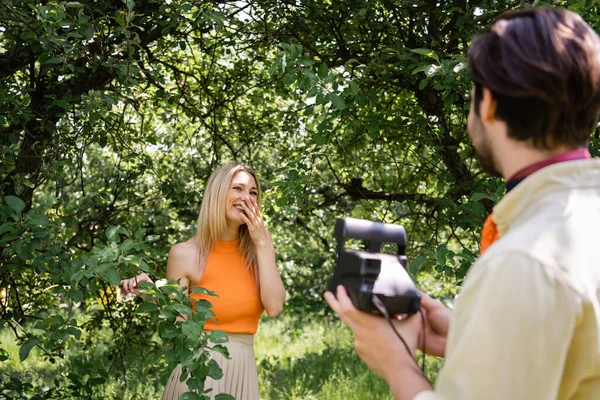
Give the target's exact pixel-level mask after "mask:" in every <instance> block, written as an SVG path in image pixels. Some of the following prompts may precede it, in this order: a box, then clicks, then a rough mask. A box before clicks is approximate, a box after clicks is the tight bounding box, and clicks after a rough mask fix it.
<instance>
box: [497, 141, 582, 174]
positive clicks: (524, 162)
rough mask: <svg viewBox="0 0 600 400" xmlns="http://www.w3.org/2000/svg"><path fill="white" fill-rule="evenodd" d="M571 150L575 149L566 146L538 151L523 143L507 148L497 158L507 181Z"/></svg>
mask: <svg viewBox="0 0 600 400" xmlns="http://www.w3.org/2000/svg"><path fill="white" fill-rule="evenodd" d="M572 150H575V148H572V147H567V146H559V147H555V148H553V149H550V150H539V149H535V148H533V147H531V146H529V145H526V144H524V143H517V144H515V145H514V146H511V147H507V148H506V149H505V151H504V154H502V155H501V156H500V157H499V159H500V160H502V163H501V168H502V177H503V178H504V180H505V181H508V180H509V179H511V178H512V177H513V176H515V174H516V173H517V172H519V171H521V170H522V169H523V168H526V167H528V166H530V165H532V164H535V163H538V162H540V161H544V160H547V159H549V158H552V157H555V156H557V155H559V154H562V153H567V152H569V151H572Z"/></svg>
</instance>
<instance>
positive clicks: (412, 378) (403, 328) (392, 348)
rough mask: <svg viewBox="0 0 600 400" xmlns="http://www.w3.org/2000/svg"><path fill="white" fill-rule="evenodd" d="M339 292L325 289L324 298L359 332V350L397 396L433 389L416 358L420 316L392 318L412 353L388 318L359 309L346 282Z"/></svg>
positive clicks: (401, 398) (400, 399)
mask: <svg viewBox="0 0 600 400" xmlns="http://www.w3.org/2000/svg"><path fill="white" fill-rule="evenodd" d="M336 294H337V298H336V296H334V295H333V293H331V292H326V293H325V295H324V297H325V300H327V303H329V306H331V308H332V309H333V311H335V312H336V313H337V314H338V315H339V316H340V318H341V319H342V321H344V323H345V324H346V325H348V327H350V329H352V331H353V332H354V334H355V336H356V338H355V340H354V347H355V349H356V352H357V353H358V355H359V356H360V358H361V359H362V360H363V361H364V362H365V363H366V364H367V365H368V366H369V368H371V369H372V370H373V371H374V372H375V373H376V374H378V375H379V376H381V377H382V378H383V379H385V380H386V381H387V383H388V384H389V385H390V389H391V390H392V393H393V394H394V399H396V400H405V399H406V400H408V399H413V398H414V397H415V396H416V395H418V394H419V393H421V392H423V391H428V390H431V385H430V384H429V382H428V381H427V379H425V377H424V376H423V374H422V373H421V370H420V369H419V367H418V366H417V364H416V362H415V359H414V358H413V357H414V354H415V349H416V347H417V341H418V340H419V338H420V333H421V318H419V316H418V315H417V316H414V315H413V316H411V317H409V318H405V319H403V320H398V319H394V320H392V323H393V324H394V326H395V327H396V330H397V331H398V333H399V334H400V335H401V336H402V338H403V339H404V341H405V342H406V344H407V346H408V348H409V350H410V353H409V352H408V351H406V348H405V347H404V345H403V344H402V342H401V341H400V339H398V337H397V336H396V334H395V333H394V331H393V330H392V327H391V326H390V325H389V323H388V322H387V321H386V320H385V318H383V317H381V316H375V315H370V314H367V313H364V312H362V311H359V310H357V309H356V307H354V305H353V304H352V301H351V300H350V297H348V294H347V292H346V289H345V288H344V287H343V286H338V287H337V291H336Z"/></svg>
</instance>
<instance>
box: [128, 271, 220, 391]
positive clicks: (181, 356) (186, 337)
mask: <svg viewBox="0 0 600 400" xmlns="http://www.w3.org/2000/svg"><path fill="white" fill-rule="evenodd" d="M140 286H141V289H140V293H141V294H142V295H143V296H144V300H145V301H144V302H143V303H142V304H140V306H139V307H138V308H137V309H136V312H137V313H147V314H149V315H150V320H151V322H152V323H154V324H157V326H158V334H159V336H160V337H161V338H163V339H166V340H168V342H169V344H170V345H171V346H172V347H173V348H172V350H166V351H165V354H166V361H167V363H168V365H169V367H170V368H171V369H173V368H175V367H176V366H177V365H179V364H181V368H182V374H181V381H182V382H183V380H185V381H186V384H187V386H188V389H189V392H188V393H184V394H183V395H182V396H181V397H182V399H185V400H203V399H206V400H208V399H210V396H209V395H207V394H206V393H208V391H210V390H212V389H208V391H205V390H204V382H205V379H206V378H207V377H210V378H213V379H221V378H222V377H223V370H222V369H221V367H220V366H219V365H218V364H217V362H216V361H215V360H213V359H211V357H210V353H209V351H214V352H218V353H221V354H222V355H223V356H224V357H225V358H229V352H228V350H227V347H225V346H224V343H227V342H228V340H229V339H228V337H227V334H226V333H225V332H223V331H219V330H215V331H212V332H205V331H204V326H205V325H206V321H207V320H210V319H213V318H214V313H213V312H212V310H211V309H210V307H211V306H212V305H211V304H210V302H208V301H207V300H200V301H196V302H193V303H192V299H191V298H190V297H188V296H187V295H186V293H185V290H184V289H181V288H180V287H179V282H177V281H174V280H169V281H159V282H158V283H157V284H156V285H153V284H150V283H148V282H143V283H142V284H141V285H140ZM192 293H202V294H207V295H209V296H215V293H213V292H210V291H208V290H206V289H204V288H201V287H197V288H194V289H193V290H192ZM190 304H193V307H192V306H190ZM210 343H212V344H213V345H212V346H211V345H210ZM229 398H231V396H229V395H226V394H223V393H220V394H217V396H216V397H215V399H216V400H227V399H229Z"/></svg>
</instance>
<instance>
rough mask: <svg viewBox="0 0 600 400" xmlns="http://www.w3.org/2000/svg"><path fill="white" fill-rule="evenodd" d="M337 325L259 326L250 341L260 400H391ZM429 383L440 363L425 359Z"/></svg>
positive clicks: (282, 322) (287, 322)
mask: <svg viewBox="0 0 600 400" xmlns="http://www.w3.org/2000/svg"><path fill="white" fill-rule="evenodd" d="M353 340H354V338H353V335H352V332H351V331H350V330H349V329H348V328H347V327H345V326H344V325H343V324H342V323H341V322H339V320H334V321H327V320H323V319H317V318H313V319H311V320H308V321H307V320H303V319H301V318H299V317H287V316H284V317H280V318H277V319H274V320H264V321H262V322H261V324H260V328H259V331H258V333H257V336H256V341H255V352H256V358H257V362H258V375H259V383H260V395H261V399H274V400H275V399H307V400H312V399H318V400H347V399H392V396H391V393H390V391H389V388H388V386H387V384H386V383H385V382H384V381H383V380H382V379H381V378H379V377H378V376H377V375H375V374H374V373H373V372H371V371H370V370H369V368H368V367H367V366H366V365H365V364H364V363H362V361H361V360H360V359H359V357H358V356H357V355H356V353H355V352H354V348H353V346H352V343H353ZM427 363H428V366H427V372H428V374H427V375H428V377H429V378H430V379H434V378H435V375H436V374H437V371H438V370H439V368H440V366H441V362H440V361H439V360H437V359H434V358H429V357H428V359H427Z"/></svg>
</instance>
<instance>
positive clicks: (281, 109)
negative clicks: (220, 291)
mask: <svg viewBox="0 0 600 400" xmlns="http://www.w3.org/2000/svg"><path fill="white" fill-rule="evenodd" d="M531 5H553V6H562V7H566V8H569V9H571V10H573V11H575V12H578V13H580V14H581V15H582V16H583V17H584V18H585V19H586V20H587V21H588V22H589V23H590V24H591V25H592V26H593V27H594V28H596V29H597V28H598V26H599V23H600V18H599V16H598V1H589V0H588V1H546V2H543V1H536V2H534V3H533V4H532V3H530V2H526V1H475V0H474V1H469V0H456V1H423V0H421V1H416V0H415V1H413V0H410V1H409V0H373V1H363V0H340V1H322V0H319V1H310V0H299V1H294V2H290V1H270V0H258V1H253V2H231V1H225V0H214V1H210V2H204V1H202V2H201V1H185V0H171V1H161V0H140V1H135V2H134V1H132V0H129V1H125V0H98V1H86V2H83V1H82V2H65V1H29V0H2V1H1V2H0V21H1V22H0V77H1V79H0V290H1V292H0V293H1V297H0V306H1V307H0V321H1V325H0V328H1V335H2V336H1V337H2V344H1V345H0V362H1V363H3V367H2V368H1V371H2V372H0V379H1V380H0V382H2V386H3V389H0V390H2V391H0V396H4V397H6V398H21V397H23V398H124V397H127V398H152V397H157V396H158V395H159V393H160V391H161V388H162V385H163V384H164V382H165V380H166V376H167V375H168V373H169V371H170V368H171V366H170V365H169V362H175V361H174V360H172V359H171V360H168V353H169V352H168V351H167V349H168V346H169V343H170V342H171V343H173V342H175V341H177V340H188V339H189V338H190V337H193V336H194V334H196V333H197V330H191V331H190V330H187V329H186V330H185V332H183V330H182V329H181V330H179V331H177V332H175V333H173V331H168V330H167V328H162V330H161V329H157V325H156V324H157V323H158V324H159V325H158V326H161V325H160V324H161V323H162V324H163V325H162V326H166V325H165V324H169V323H173V321H174V320H173V321H171V322H168V318H175V315H179V314H181V313H184V314H185V313H186V312H187V311H185V310H183V309H182V308H181V307H179V308H178V307H176V303H177V302H178V303H177V304H179V305H180V306H182V307H183V306H185V305H186V302H185V299H183V298H179V299H178V300H175V299H174V298H175V297H177V296H176V295H174V293H175V292H173V293H171V297H169V296H168V293H164V292H160V293H155V295H156V296H159V297H160V296H163V297H162V298H163V299H164V304H162V305H161V306H165V307H167V309H168V310H171V311H165V312H164V313H162V314H161V313H158V314H157V313H154V315H152V312H150V311H152V310H150V309H148V308H146V309H145V311H147V312H146V313H140V312H136V310H138V307H139V306H140V305H139V304H144V303H141V300H136V301H130V302H118V301H117V297H118V296H117V294H116V290H115V285H116V284H117V283H118V282H119V280H120V279H122V278H124V277H130V276H133V275H134V274H137V273H138V272H140V271H146V272H148V273H150V274H151V275H152V276H153V277H155V278H160V277H163V276H164V272H165V265H166V256H167V254H168V249H169V248H170V246H172V245H173V244H174V243H176V242H178V241H182V240H186V239H187V238H189V237H191V236H192V235H193V234H194V225H195V219H196V217H197V214H198V210H199V204H200V202H201V200H202V193H203V189H204V184H205V182H206V179H207V177H208V176H209V175H210V173H211V171H212V170H214V168H215V167H216V166H218V165H219V164H221V163H223V162H226V161H231V160H236V161H239V162H242V163H247V164H249V165H250V166H252V167H253V168H254V169H256V170H257V171H258V173H259V176H260V178H261V180H262V187H263V190H264V193H265V195H264V204H263V212H264V214H265V215H266V218H267V223H268V226H269V229H270V230H271V232H272V235H273V238H274V241H275V247H276V250H277V260H278V265H279V267H280V270H281V273H282V276H283V279H284V283H285V285H286V289H287V291H288V301H287V303H286V307H285V313H286V314H287V316H286V317H284V318H282V319H281V320H275V321H264V323H262V324H261V326H262V328H261V330H262V331H261V332H259V335H258V337H257V348H258V349H262V350H259V351H258V352H257V357H258V359H259V364H260V371H261V390H262V391H263V392H262V396H263V397H264V398H310V396H313V398H349V395H343V393H357V394H360V393H363V392H361V390H363V389H360V388H367V389H364V390H369V389H368V388H369V387H377V388H380V389H378V390H380V391H379V392H377V393H379V394H378V395H377V396H380V397H381V398H384V397H385V396H389V393H388V392H386V390H387V389H386V388H385V385H383V383H382V382H381V381H377V380H376V378H375V377H373V376H372V375H370V374H369V373H368V371H367V369H366V368H365V367H364V366H362V365H361V364H360V362H359V361H358V359H357V358H356V356H355V355H354V354H353V353H352V350H351V338H350V337H349V336H348V334H347V331H346V330H344V329H343V328H342V327H340V326H339V323H337V322H336V320H335V318H333V317H332V316H331V313H330V311H329V310H328V309H327V307H326V305H325V304H324V303H323V301H322V299H321V295H322V293H323V291H324V288H325V284H326V280H327V278H328V277H329V276H330V275H331V272H332V268H333V265H334V261H335V245H334V238H333V226H334V223H335V218H337V217H340V216H352V217H357V218H365V219H371V220H378V221H384V222H388V223H399V224H402V225H404V226H405V227H406V229H407V231H408V234H409V240H410V243H409V246H408V249H407V252H408V256H409V259H410V260H411V261H410V264H409V269H410V272H411V273H412V274H413V276H414V278H415V280H416V281H417V283H418V284H419V286H420V287H421V288H422V289H423V290H426V291H428V292H429V293H432V294H434V295H435V296H436V297H438V298H440V299H442V300H444V301H447V302H448V304H449V305H451V299H452V298H453V296H454V295H455V294H456V292H457V290H458V287H459V286H460V283H461V282H462V279H463V278H464V276H465V274H466V272H467V271H468V268H469V266H470V265H471V263H472V262H473V260H474V258H475V257H476V255H477V253H478V236H479V231H480V227H481V225H482V221H483V219H484V218H485V216H486V215H487V214H488V213H489V212H490V211H491V208H492V207H493V205H494V204H495V203H496V202H497V201H498V199H499V198H500V197H501V196H502V195H503V187H502V184H501V182H500V181H499V180H497V179H494V178H490V177H487V176H486V175H484V174H482V172H481V170H480V168H479V165H478V163H477V161H476V159H475V157H474V152H473V148H472V147H471V144H470V142H469V139H468V135H467V133H466V115H467V112H468V108H469V100H470V99H469V90H470V83H469V77H468V73H467V70H466V68H465V63H466V50H467V48H468V46H469V43H470V40H471V39H472V37H473V35H475V34H477V33H478V32H480V31H481V30H482V28H483V27H484V26H485V25H487V24H488V23H489V22H490V21H492V20H493V19H494V18H495V17H496V16H497V15H499V14H500V13H502V12H505V11H506V10H510V9H516V8H520V7H527V6H531ZM598 137H599V136H598V131H596V132H595V133H594V134H593V136H592V140H591V142H590V149H591V151H592V153H593V154H594V155H595V156H598V155H599V154H600V140H599V139H598ZM165 287H169V286H168V285H167V286H165ZM173 302H174V303H173ZM145 307H147V306H145ZM188 308H189V307H188ZM207 310H208V308H207ZM141 311H144V309H142V310H141ZM282 324H283V325H282ZM322 327H328V328H327V329H328V332H333V333H335V335H336V337H338V338H339V339H335V338H334V337H333V336H331V335H328V336H327V338H328V339H327V340H329V341H328V342H327V344H326V345H325V344H323V343H324V342H323V338H320V339H319V335H320V334H318V332H320V329H322ZM200 328H201V327H200ZM200 330H201V329H200ZM167 331H168V332H167ZM294 332H296V333H298V334H295V333H294ZM315 332H317V333H315ZM168 335H174V336H172V337H169V336H168ZM261 335H262V336H261ZM273 335H281V336H280V337H282V338H285V340H289V341H290V343H294V346H299V348H301V349H303V350H298V351H299V353H298V354H294V353H293V349H294V346H292V345H290V346H287V347H286V348H281V349H280V351H278V352H275V351H271V352H270V350H269V348H278V347H277V340H274V339H273ZM200 336H201V337H202V335H200ZM203 340H204V339H202V340H201V339H200V337H196V342H194V343H195V345H197V346H200V347H199V348H198V349H200V348H205V347H206V346H212V345H215V343H213V344H210V343H209V342H206V341H205V340H204V341H203ZM219 340H220V339H217V341H219ZM217 344H218V343H217ZM309 350H310V351H309ZM198 351H199V352H200V353H201V351H200V350H198ZM200 353H196V354H200ZM30 354H31V355H30ZM180 355H181V357H183V358H186V357H187V359H188V361H189V360H191V359H192V358H193V357H194V355H193V354H192V353H189V354H187V355H186V354H183V353H182V354H180ZM28 357H31V358H28ZM29 362H31V363H32V364H28V363H29ZM190 362H191V361H190ZM435 363H437V361H434V364H433V366H434V367H433V368H432V370H431V371H432V373H433V375H432V379H433V378H434V375H435V371H436V370H437V367H435V365H437V364H435ZM5 367H6V368H5ZM346 367H348V368H346ZM319 368H322V369H323V370H319ZM325 369H327V370H328V371H338V373H336V374H333V375H331V374H330V373H326V372H324V371H325ZM281 371H289V374H287V375H286V374H285V373H282V372H281ZM319 371H321V372H319ZM198 373H199V375H203V374H204V375H205V373H206V371H205V372H204V373H202V372H200V371H199V372H198ZM144 376H146V377H148V376H150V377H156V379H142V377H144ZM377 382H378V383H377ZM353 384H356V385H358V386H356V387H355V386H352V385H353ZM361 385H362V386H361ZM344 390H350V392H344ZM364 393H365V394H364V396H366V397H369V393H371V392H368V391H367V392H364ZM386 393H387V394H386ZM19 396H21V397H19ZM36 396H37V397H36ZM336 396H337V397H336ZM377 396H376V397H377Z"/></svg>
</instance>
